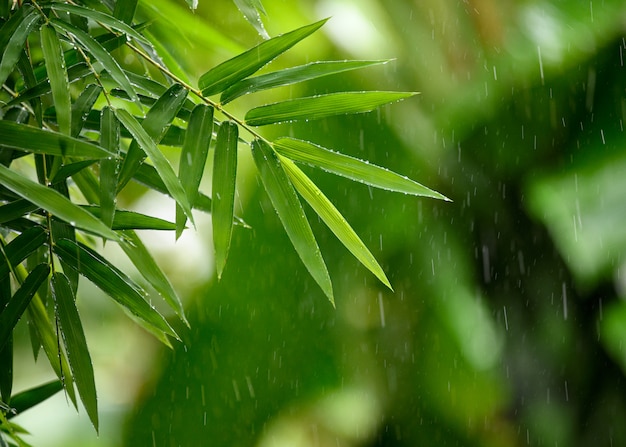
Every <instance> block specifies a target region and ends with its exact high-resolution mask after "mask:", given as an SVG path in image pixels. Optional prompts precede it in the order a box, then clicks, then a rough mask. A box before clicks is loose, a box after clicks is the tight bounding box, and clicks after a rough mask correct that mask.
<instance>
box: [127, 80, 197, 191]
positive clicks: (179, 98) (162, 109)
mask: <svg viewBox="0 0 626 447" xmlns="http://www.w3.org/2000/svg"><path fill="white" fill-rule="evenodd" d="M186 98H187V90H186V89H185V88H184V87H183V86H182V85H180V84H174V85H172V86H171V87H170V88H169V89H168V90H167V91H166V92H165V93H163V95H162V96H161V97H160V98H159V99H158V100H157V102H156V103H154V105H153V106H152V107H151V108H150V110H149V111H148V113H147V114H146V118H145V119H144V120H143V122H142V123H141V127H142V128H143V130H145V133H146V135H147V136H148V137H149V139H150V141H153V142H154V144H155V145H156V144H158V143H159V141H161V139H162V138H163V136H164V135H165V132H166V131H167V128H168V127H169V125H170V123H171V122H172V120H173V119H174V118H175V117H176V114H177V113H178V110H179V109H180V107H181V106H182V104H183V102H184V101H185V99H186ZM125 127H126V128H127V129H128V126H125ZM128 131H129V132H130V131H131V130H130V129H128ZM131 133H132V132H131ZM159 154H160V151H159ZM145 158H146V151H144V150H142V147H140V142H139V141H137V139H136V138H135V141H134V142H133V143H132V144H131V145H130V148H129V149H128V152H127V154H126V156H125V157H124V161H123V163H122V166H121V168H120V173H119V179H118V191H119V190H121V189H122V188H123V187H124V186H125V185H126V183H128V181H129V180H130V179H131V178H132V176H133V174H134V173H135V171H136V170H137V168H138V167H139V165H140V164H141V163H142V162H143V160H144V159H145ZM163 159H164V158H163Z"/></svg>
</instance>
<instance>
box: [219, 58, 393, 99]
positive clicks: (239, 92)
mask: <svg viewBox="0 0 626 447" xmlns="http://www.w3.org/2000/svg"><path fill="white" fill-rule="evenodd" d="M387 62H389V61H388V60H378V61H320V62H311V63H310V64H306V65H300V66H298V67H292V68H286V69H284V70H278V71H273V72H271V73H267V74H264V75H260V76H256V77H254V78H248V79H244V80H242V81H239V82H237V83H236V84H234V85H232V86H230V87H229V88H227V89H226V90H224V92H223V93H222V96H220V102H221V103H222V104H226V103H227V102H230V101H232V100H233V99H235V98H238V97H240V96H243V95H247V94H249V93H255V92H258V91H261V90H267V89H271V88H276V87H282V86H285V85H291V84H297V83H298V82H303V81H308V80H311V79H316V78H321V77H323V76H329V75H332V74H337V73H341V72H344V71H350V70H358V69H360V68H365V67H369V66H371V65H380V64H386V63H387Z"/></svg>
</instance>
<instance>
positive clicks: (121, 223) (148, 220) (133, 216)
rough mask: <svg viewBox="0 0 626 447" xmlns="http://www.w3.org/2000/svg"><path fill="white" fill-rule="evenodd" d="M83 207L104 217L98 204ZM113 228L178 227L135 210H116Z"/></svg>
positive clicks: (157, 228) (166, 228) (95, 214)
mask: <svg viewBox="0 0 626 447" xmlns="http://www.w3.org/2000/svg"><path fill="white" fill-rule="evenodd" d="M81 208H83V209H85V210H87V211H89V212H90V213H91V214H93V215H94V216H96V217H98V218H102V209H101V208H100V207H98V206H88V205H81ZM112 228H113V229H114V230H169V231H173V230H175V229H176V225H175V224H174V223H173V222H169V221H167V220H163V219H159V218H158V217H152V216H147V215H145V214H141V213H136V212H134V211H125V210H119V209H118V210H115V216H114V217H113V223H112Z"/></svg>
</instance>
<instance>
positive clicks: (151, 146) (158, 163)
mask: <svg viewBox="0 0 626 447" xmlns="http://www.w3.org/2000/svg"><path fill="white" fill-rule="evenodd" d="M115 114H116V115H117V118H118V119H119V120H120V122H121V123H122V124H123V125H124V127H125V128H126V129H127V130H128V131H129V132H130V133H131V134H132V136H133V138H134V139H135V140H136V141H137V143H139V146H140V147H141V149H143V151H144V152H145V153H146V154H147V155H148V156H149V157H150V159H151V160H152V164H153V165H154V168H155V169H156V171H157V172H158V173H159V177H161V179H162V180H163V183H164V184H165V186H166V187H167V191H168V192H169V194H170V195H171V196H172V198H173V199H174V200H175V201H176V203H178V204H179V205H180V207H181V208H182V209H183V211H184V213H185V215H186V216H187V217H188V218H189V220H191V221H192V222H193V216H192V214H191V208H190V206H189V200H187V195H186V194H185V191H184V189H183V187H182V185H181V184H180V181H179V180H178V178H177V177H176V174H175V173H174V170H173V169H172V166H171V165H170V163H169V161H167V159H166V158H165V156H164V155H163V154H162V153H161V151H160V150H159V148H158V147H157V145H156V143H155V142H154V141H153V140H152V139H151V138H150V136H149V135H148V133H147V132H146V131H145V129H144V128H143V127H141V125H140V124H139V123H138V122H137V120H136V119H135V118H134V117H133V116H132V115H131V114H130V113H128V112H127V111H126V110H123V109H116V111H115Z"/></svg>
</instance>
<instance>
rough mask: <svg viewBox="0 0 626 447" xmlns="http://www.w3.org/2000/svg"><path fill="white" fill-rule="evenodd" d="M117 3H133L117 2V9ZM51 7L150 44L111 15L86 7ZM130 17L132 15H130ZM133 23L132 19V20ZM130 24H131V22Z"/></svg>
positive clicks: (53, 5)
mask: <svg viewBox="0 0 626 447" xmlns="http://www.w3.org/2000/svg"><path fill="white" fill-rule="evenodd" d="M117 3H122V4H124V3H131V2H128V1H127V0H126V1H121V2H116V7H117ZM50 6H52V9H55V10H57V11H64V12H69V13H71V14H76V15H78V16H81V17H85V18H86V19H91V20H93V21H95V22H99V23H102V24H104V25H107V26H108V27H110V28H113V29H114V30H116V31H119V32H120V33H123V34H126V35H127V36H128V37H132V38H133V39H137V40H138V41H140V42H144V43H148V41H147V40H146V38H145V37H143V36H142V35H141V34H139V33H138V32H137V31H135V30H134V29H133V28H132V27H131V26H129V25H128V24H126V23H124V22H122V21H120V20H118V19H116V18H115V17H113V16H110V15H109V14H105V13H103V12H100V11H96V10H93V9H89V8H85V7H84V6H78V5H70V4H68V3H52V4H51V5H50ZM129 9H130V8H129ZM124 15H127V14H124ZM128 15H130V13H128ZM131 17H132V15H131ZM131 21H132V18H131ZM128 23H130V21H129V22H128Z"/></svg>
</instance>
